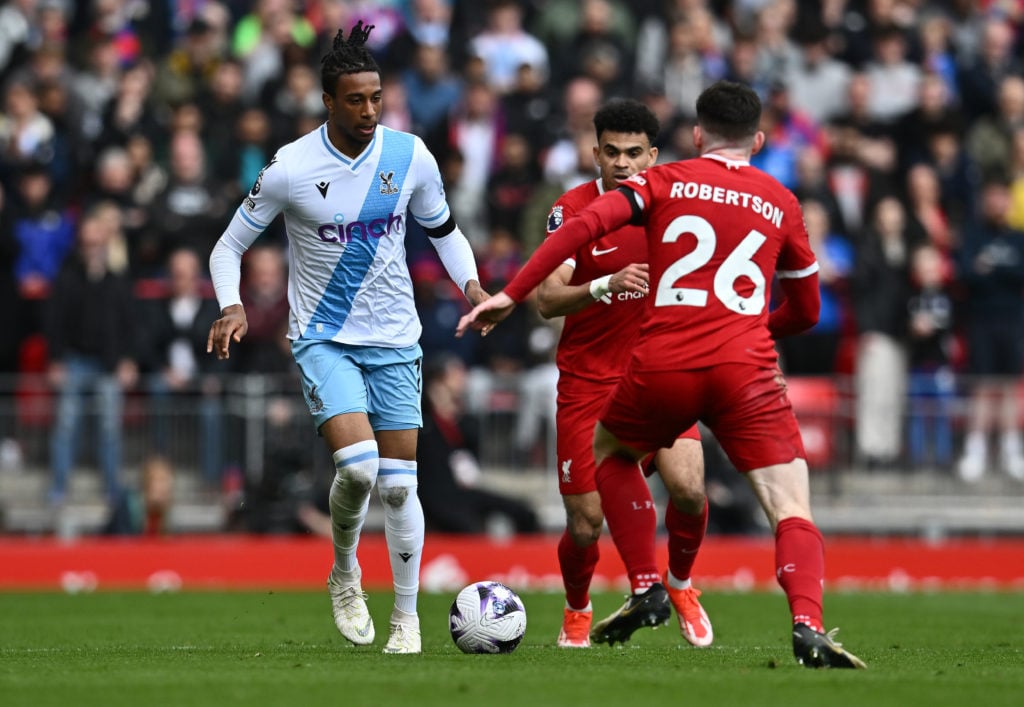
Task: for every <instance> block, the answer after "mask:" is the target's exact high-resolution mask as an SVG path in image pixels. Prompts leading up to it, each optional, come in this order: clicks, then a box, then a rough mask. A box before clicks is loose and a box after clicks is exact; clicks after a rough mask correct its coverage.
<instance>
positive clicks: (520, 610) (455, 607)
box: [448, 581, 526, 653]
mask: <svg viewBox="0 0 1024 707" xmlns="http://www.w3.org/2000/svg"><path fill="white" fill-rule="evenodd" d="M448 629H449V631H451V634H452V640H453V641H455V645H457V646H458V647H459V650H461V651H462V652H463V653H511V652H512V651H514V650H515V649H516V646H518V645H519V642H520V641H522V640H523V636H524V635H526V607H525V606H524V605H523V600H522V599H520V598H519V595H518V594H516V593H515V592H514V591H512V590H511V589H509V588H508V587H506V586H505V585H504V584H502V583H501V582H493V581H491V582H474V583H473V584H470V585H469V586H467V587H465V588H464V589H463V590H462V591H461V592H459V594H458V596H456V597H455V601H454V602H452V608H451V609H449V611H448Z"/></svg>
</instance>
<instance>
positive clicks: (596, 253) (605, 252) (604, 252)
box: [590, 246, 619, 258]
mask: <svg viewBox="0 0 1024 707" xmlns="http://www.w3.org/2000/svg"><path fill="white" fill-rule="evenodd" d="M618 249H619V247H618V246H613V247H611V248H606V249H604V250H598V249H597V246H594V247H593V248H592V249H591V251H590V254H591V255H593V256H594V257H595V258H596V257H597V256H599V255H608V254H609V253H611V252H612V251H613V250H618Z"/></svg>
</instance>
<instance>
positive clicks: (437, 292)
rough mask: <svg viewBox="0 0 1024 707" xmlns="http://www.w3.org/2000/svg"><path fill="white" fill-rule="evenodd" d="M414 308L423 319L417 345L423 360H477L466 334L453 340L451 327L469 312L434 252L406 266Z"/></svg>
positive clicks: (425, 254) (473, 345)
mask: <svg viewBox="0 0 1024 707" xmlns="http://www.w3.org/2000/svg"><path fill="white" fill-rule="evenodd" d="M409 274H410V275H411V276H412V284H413V296H414V297H415V300H416V311H417V312H419V314H420V321H422V322H423V334H422V335H421V336H420V348H422V349H423V360H424V361H427V362H430V361H435V360H440V359H441V358H443V357H445V356H450V355H455V356H458V357H459V359H460V360H461V361H462V362H463V363H465V364H466V365H469V366H472V365H475V364H476V360H477V348H478V346H477V344H478V341H477V340H475V339H471V338H468V337H463V338H461V339H456V338H455V337H454V336H452V335H451V332H452V329H453V328H454V327H455V325H456V324H458V323H459V318H460V317H461V316H462V315H463V314H465V313H466V312H468V311H469V309H468V307H467V306H466V298H465V297H463V296H462V293H461V292H459V289H458V287H456V286H455V285H454V284H453V283H452V281H451V280H449V279H448V277H447V276H446V274H445V271H444V266H443V265H442V264H441V261H440V260H439V259H438V258H437V256H436V255H434V254H433V253H429V252H424V253H422V254H421V255H420V256H418V257H417V258H416V259H415V260H413V261H412V263H411V264H410V265H409Z"/></svg>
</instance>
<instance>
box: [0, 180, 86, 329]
mask: <svg viewBox="0 0 1024 707" xmlns="http://www.w3.org/2000/svg"><path fill="white" fill-rule="evenodd" d="M17 185H18V190H17V197H18V203H17V205H16V206H15V207H14V208H11V207H10V206H9V207H8V208H7V214H8V218H9V219H10V223H11V224H13V226H12V231H13V238H14V241H15V242H16V243H17V245H18V256H17V258H16V259H15V261H14V276H15V278H16V279H17V282H18V292H19V294H20V296H21V298H22V300H23V301H24V302H26V303H32V304H31V305H30V306H29V308H28V311H29V312H30V315H29V317H30V318H29V321H33V322H35V321H38V320H39V311H38V307H39V306H41V303H42V302H43V301H44V300H45V299H46V298H47V297H48V296H49V294H50V290H51V288H52V286H53V282H54V280H55V279H56V277H57V274H58V273H59V272H60V269H61V266H62V264H63V263H64V259H65V258H66V257H67V254H68V252H69V251H70V250H71V248H72V246H73V245H74V240H75V221H74V218H73V217H72V215H71V214H70V213H69V212H68V211H67V210H66V209H65V208H64V207H63V205H61V203H60V201H59V199H58V197H57V195H56V194H55V193H54V191H53V181H52V180H51V179H50V175H49V172H47V170H46V168H45V167H44V166H42V165H39V164H30V165H26V166H25V167H23V168H22V169H21V172H20V176H19V177H18V180H17ZM6 220H7V219H5V221H6Z"/></svg>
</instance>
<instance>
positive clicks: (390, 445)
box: [360, 345, 425, 653]
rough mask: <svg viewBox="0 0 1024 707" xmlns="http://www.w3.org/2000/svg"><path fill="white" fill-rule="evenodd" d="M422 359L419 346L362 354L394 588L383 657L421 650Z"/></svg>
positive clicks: (378, 486)
mask: <svg viewBox="0 0 1024 707" xmlns="http://www.w3.org/2000/svg"><path fill="white" fill-rule="evenodd" d="M422 355H423V353H422V351H421V350H420V347H419V346H418V345H415V346H410V347H407V348H405V349H371V350H364V351H362V352H361V353H360V356H361V362H362V365H363V366H364V368H365V370H366V377H367V392H368V409H369V415H370V424H371V425H372V426H373V429H374V433H375V434H376V436H377V441H378V443H379V444H380V455H381V459H380V473H379V475H378V477H377V490H378V492H379V493H380V499H381V502H382V505H383V507H384V536H385V539H386V540H387V545H388V556H389V560H390V562H391V576H392V580H393V582H394V588H395V604H394V608H393V609H392V611H391V621H390V632H389V635H388V641H387V644H386V645H385V646H384V652H385V653H419V652H420V650H421V648H420V625H419V616H418V614H417V613H416V599H417V595H418V594H419V581H420V563H421V562H422V559H423V537H424V527H425V523H424V518H423V506H422V505H421V504H420V499H419V496H418V495H417V493H416V488H417V479H416V441H417V437H418V434H419V428H420V427H421V426H422V424H423V417H422V414H421V410H420V391H421V388H422V380H421V368H422V366H421V364H422Z"/></svg>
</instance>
